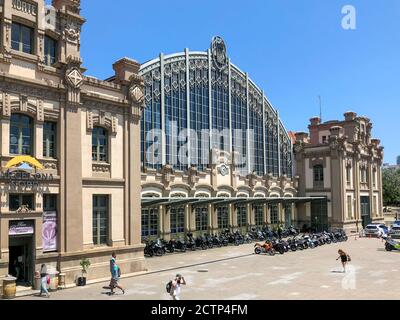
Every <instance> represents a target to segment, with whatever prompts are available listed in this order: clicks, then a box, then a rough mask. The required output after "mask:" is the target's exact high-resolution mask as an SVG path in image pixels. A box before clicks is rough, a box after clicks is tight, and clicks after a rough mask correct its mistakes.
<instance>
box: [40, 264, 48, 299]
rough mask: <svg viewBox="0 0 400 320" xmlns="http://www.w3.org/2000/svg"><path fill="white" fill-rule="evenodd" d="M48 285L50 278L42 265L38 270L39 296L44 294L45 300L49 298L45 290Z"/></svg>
mask: <svg viewBox="0 0 400 320" xmlns="http://www.w3.org/2000/svg"><path fill="white" fill-rule="evenodd" d="M48 284H50V278H49V275H48V273H47V267H46V265H45V264H42V266H41V268H40V294H39V296H41V295H42V293H45V294H46V297H47V298H50V294H49V291H48V290H47V285H48Z"/></svg>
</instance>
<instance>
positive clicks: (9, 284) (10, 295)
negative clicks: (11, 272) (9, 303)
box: [3, 277, 17, 299]
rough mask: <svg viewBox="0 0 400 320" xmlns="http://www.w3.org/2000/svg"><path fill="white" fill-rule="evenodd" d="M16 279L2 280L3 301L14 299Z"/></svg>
mask: <svg viewBox="0 0 400 320" xmlns="http://www.w3.org/2000/svg"><path fill="white" fill-rule="evenodd" d="M16 282H17V278H14V277H7V278H4V280H3V299H14V298H15V295H16V293H17V285H16Z"/></svg>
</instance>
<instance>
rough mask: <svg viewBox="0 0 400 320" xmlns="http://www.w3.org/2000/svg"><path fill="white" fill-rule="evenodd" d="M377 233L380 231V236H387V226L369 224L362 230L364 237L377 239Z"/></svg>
mask: <svg viewBox="0 0 400 320" xmlns="http://www.w3.org/2000/svg"><path fill="white" fill-rule="evenodd" d="M379 231H381V233H382V234H386V235H387V234H388V233H389V229H388V227H387V226H385V225H384V224H383V223H370V224H369V225H367V226H366V227H365V229H364V233H365V236H366V237H368V236H374V237H377V236H378V235H379Z"/></svg>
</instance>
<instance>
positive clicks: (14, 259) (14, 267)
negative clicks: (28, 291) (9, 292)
mask: <svg viewBox="0 0 400 320" xmlns="http://www.w3.org/2000/svg"><path fill="white" fill-rule="evenodd" d="M9 257H10V258H9V267H8V273H9V274H10V275H12V276H13V277H15V278H17V285H20V286H32V283H33V272H34V271H33V269H34V258H33V237H26V236H24V237H21V236H10V239H9Z"/></svg>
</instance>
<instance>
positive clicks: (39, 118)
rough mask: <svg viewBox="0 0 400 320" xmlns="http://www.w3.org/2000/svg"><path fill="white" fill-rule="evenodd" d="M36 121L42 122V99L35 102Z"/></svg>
mask: <svg viewBox="0 0 400 320" xmlns="http://www.w3.org/2000/svg"><path fill="white" fill-rule="evenodd" d="M36 119H37V121H39V122H43V121H44V105H43V100H42V99H37V102H36Z"/></svg>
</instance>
